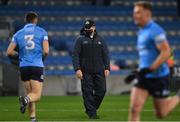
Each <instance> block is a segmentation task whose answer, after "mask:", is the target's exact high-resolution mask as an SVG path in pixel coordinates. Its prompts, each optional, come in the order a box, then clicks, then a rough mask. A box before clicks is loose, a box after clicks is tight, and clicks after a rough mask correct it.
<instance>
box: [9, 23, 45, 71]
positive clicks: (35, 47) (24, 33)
mask: <svg viewBox="0 0 180 122" xmlns="http://www.w3.org/2000/svg"><path fill="white" fill-rule="evenodd" d="M43 41H48V34H47V32H46V31H45V30H44V29H43V28H41V27H38V26H36V25H35V24H31V23H29V24H26V25H25V26H24V28H22V29H21V30H19V31H18V32H17V33H15V34H14V36H13V38H12V42H13V43H15V44H16V45H17V46H18V47H19V60H20V64H19V65H20V67H24V66H37V67H44V64H43V61H42V55H43Z"/></svg>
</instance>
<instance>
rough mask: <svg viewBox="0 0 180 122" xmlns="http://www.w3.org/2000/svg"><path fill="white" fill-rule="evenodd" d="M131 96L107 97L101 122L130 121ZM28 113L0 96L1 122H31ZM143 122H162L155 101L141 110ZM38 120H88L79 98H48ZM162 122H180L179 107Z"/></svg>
mask: <svg viewBox="0 0 180 122" xmlns="http://www.w3.org/2000/svg"><path fill="white" fill-rule="evenodd" d="M128 104H129V96H128V95H121V96H106V97H105V99H104V101H103V103H102V105H101V107H100V109H99V111H98V114H99V116H100V119H99V120H98V121H127V118H128ZM27 113H28V112H27V111H26V113H25V114H24V115H22V114H20V112H19V104H18V99H17V97H0V121H28V120H29V118H28V114H27ZM141 115H142V120H145V121H154V120H157V121H160V120H159V119H156V117H155V116H154V113H153V108H152V100H151V98H150V99H148V102H147V103H146V104H145V107H144V109H143V111H142V114H141ZM37 118H38V120H39V121H88V119H87V116H86V114H85V113H84V107H83V102H82V98H81V97H80V96H48V97H42V99H41V101H40V102H39V103H37ZM162 121H180V106H178V107H177V108H176V109H175V110H174V111H173V112H172V113H171V114H170V115H169V116H167V117H166V118H165V119H162Z"/></svg>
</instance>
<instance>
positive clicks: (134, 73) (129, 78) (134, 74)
mask: <svg viewBox="0 0 180 122" xmlns="http://www.w3.org/2000/svg"><path fill="white" fill-rule="evenodd" d="M137 77H138V71H137V70H134V71H132V72H130V74H129V75H128V76H127V77H125V79H124V81H125V83H126V84H130V83H131V82H132V81H133V80H134V79H135V78H137Z"/></svg>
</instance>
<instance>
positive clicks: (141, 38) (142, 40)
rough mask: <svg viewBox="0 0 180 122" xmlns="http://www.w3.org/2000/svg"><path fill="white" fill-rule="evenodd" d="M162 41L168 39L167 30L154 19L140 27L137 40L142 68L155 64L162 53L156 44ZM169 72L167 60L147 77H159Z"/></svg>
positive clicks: (140, 66)
mask: <svg viewBox="0 0 180 122" xmlns="http://www.w3.org/2000/svg"><path fill="white" fill-rule="evenodd" d="M162 41H167V39H166V34H165V31H164V30H163V29H162V27H160V26H159V25H158V24H157V23H155V22H154V21H150V22H149V23H148V24H147V25H145V26H144V27H143V28H141V29H140V31H139V32H138V41H137V49H138V52H139V58H140V59H139V68H140V69H142V68H148V67H150V66H151V65H152V64H153V62H154V61H155V60H156V58H157V57H158V56H159V54H160V51H159V50H158V49H157V47H156V45H157V44H159V43H161V42H162ZM168 74H169V67H168V65H167V63H166V62H165V63H163V64H161V65H160V67H159V68H158V69H157V70H156V71H155V72H153V73H150V74H148V75H146V77H152V78H157V77H163V76H166V75H168Z"/></svg>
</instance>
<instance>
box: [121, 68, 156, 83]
mask: <svg viewBox="0 0 180 122" xmlns="http://www.w3.org/2000/svg"><path fill="white" fill-rule="evenodd" d="M153 71H154V70H153V69H151V68H142V69H140V70H134V71H132V72H131V73H130V74H129V75H128V76H127V77H126V78H125V80H124V81H125V83H127V84H129V83H131V82H132V81H133V80H134V79H135V78H144V77H145V76H146V75H147V74H149V73H151V72H153Z"/></svg>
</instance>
